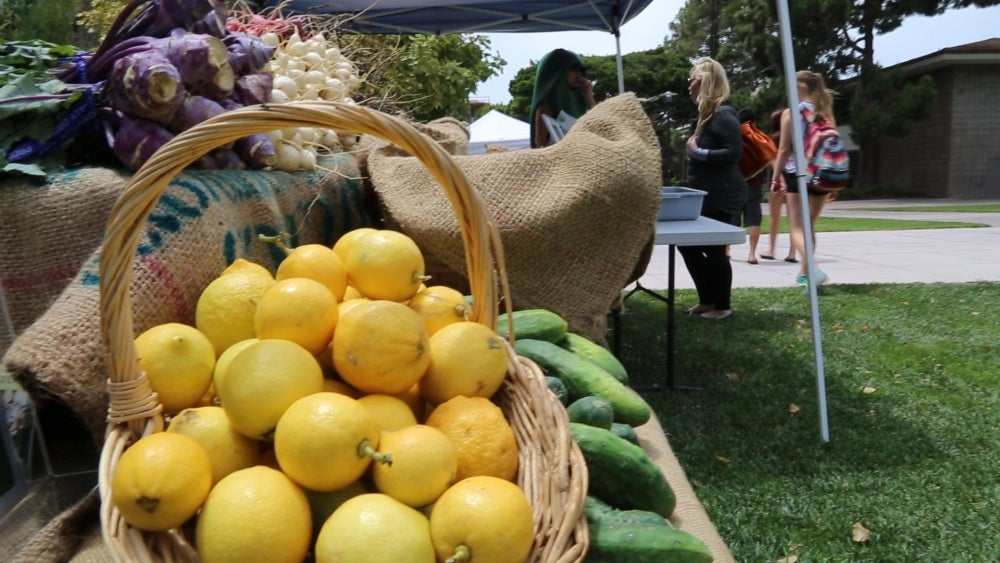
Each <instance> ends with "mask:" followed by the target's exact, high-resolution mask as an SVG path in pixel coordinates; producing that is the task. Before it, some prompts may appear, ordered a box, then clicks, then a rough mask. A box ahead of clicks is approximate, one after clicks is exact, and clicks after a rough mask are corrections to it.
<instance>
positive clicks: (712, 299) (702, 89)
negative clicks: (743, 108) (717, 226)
mask: <svg viewBox="0 0 1000 563" xmlns="http://www.w3.org/2000/svg"><path fill="white" fill-rule="evenodd" d="M688 94H690V96H691V100H692V101H693V102H694V103H696V104H698V122H697V123H696V125H695V128H694V134H693V135H691V137H690V138H688V141H687V156H688V178H687V182H688V183H687V185H688V186H689V187H692V188H696V189H699V190H704V191H705V192H707V195H706V196H705V198H704V200H703V202H702V208H701V214H702V216H704V217H708V218H710V219H715V220H716V221H721V222H723V223H728V224H730V225H734V226H736V227H739V226H740V224H741V223H740V221H741V212H742V210H743V206H744V204H745V203H746V200H747V184H746V181H745V180H744V179H743V174H742V173H740V167H739V162H740V153H741V152H742V150H743V137H742V135H741V134H740V119H739V114H738V113H737V111H736V108H734V107H733V105H732V104H731V103H729V80H728V79H727V78H726V71H725V70H724V69H723V68H722V65H720V64H719V63H718V62H717V61H715V60H713V59H709V58H704V59H700V60H698V61H697V62H696V63H695V65H694V67H693V68H692V69H691V72H690V74H689V75H688ZM678 250H679V251H680V253H681V256H682V257H683V258H684V264H685V265H686V266H687V269H688V272H689V273H690V274H691V280H692V281H693V282H694V285H695V288H696V289H697V291H698V304H697V305H695V306H693V307H691V308H689V309H687V311H686V312H687V313H688V314H689V315H700V316H701V317H703V318H706V319H725V318H727V317H729V316H730V315H732V314H733V311H732V308H731V305H730V296H731V294H732V288H733V269H732V265H731V264H730V262H729V257H728V256H726V247H725V245H722V246H681V247H679V248H678Z"/></svg>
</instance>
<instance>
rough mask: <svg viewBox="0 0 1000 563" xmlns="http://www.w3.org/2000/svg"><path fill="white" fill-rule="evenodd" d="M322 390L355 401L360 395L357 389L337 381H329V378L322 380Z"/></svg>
mask: <svg viewBox="0 0 1000 563" xmlns="http://www.w3.org/2000/svg"><path fill="white" fill-rule="evenodd" d="M323 390H324V391H329V392H330V393H340V394H341V395H347V396H348V397H350V398H352V399H357V398H358V397H359V396H361V393H358V390H357V389H355V388H353V387H351V386H350V385H348V384H346V383H344V382H343V381H340V380H337V379H330V378H326V379H324V380H323Z"/></svg>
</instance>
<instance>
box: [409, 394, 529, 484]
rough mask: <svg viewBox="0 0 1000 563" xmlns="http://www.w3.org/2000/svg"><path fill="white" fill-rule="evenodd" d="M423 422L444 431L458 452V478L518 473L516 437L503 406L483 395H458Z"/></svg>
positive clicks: (513, 474) (507, 477) (511, 477)
mask: <svg viewBox="0 0 1000 563" xmlns="http://www.w3.org/2000/svg"><path fill="white" fill-rule="evenodd" d="M424 424H426V425H428V426H433V427H434V428H437V429H438V430H440V431H442V432H444V434H445V436H448V439H449V440H451V442H452V443H453V444H455V449H456V451H457V453H458V475H457V477H456V479H457V480H462V479H465V478H466V477H472V476H476V475H490V476H493V477H499V478H501V479H507V480H513V479H514V477H516V476H517V468H518V459H517V451H518V450H517V440H516V438H515V437H514V430H513V429H512V428H511V426H510V424H509V423H508V422H507V418H506V417H505V416H504V414H503V411H502V410H500V407H498V406H496V405H495V404H493V402H492V401H490V400H489V399H486V398H484V397H464V396H462V395H459V396H457V397H454V398H452V399H450V400H448V401H447V402H444V403H442V404H440V405H438V406H437V407H436V408H435V409H434V410H432V411H431V413H430V414H429V415H428V416H427V420H426V421H424Z"/></svg>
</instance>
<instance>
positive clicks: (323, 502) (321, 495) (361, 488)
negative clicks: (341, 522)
mask: <svg viewBox="0 0 1000 563" xmlns="http://www.w3.org/2000/svg"><path fill="white" fill-rule="evenodd" d="M303 490H304V491H305V493H306V498H307V499H309V510H310V511H311V512H312V522H313V539H314V540H315V539H316V536H317V535H319V531H320V529H321V528H323V524H324V523H325V522H326V519H327V518H329V517H330V515H331V514H333V511H334V510H337V508H338V507H340V505H342V504H344V502H345V501H347V500H348V499H351V498H354V497H356V496H358V495H363V494H365V493H369V492H371V491H369V490H368V487H366V486H365V484H364V483H363V482H362V481H360V480H358V481H355V482H353V483H351V484H350V485H348V486H346V487H344V488H343V489H337V490H336V491H330V492H320V491H314V490H312V489H303Z"/></svg>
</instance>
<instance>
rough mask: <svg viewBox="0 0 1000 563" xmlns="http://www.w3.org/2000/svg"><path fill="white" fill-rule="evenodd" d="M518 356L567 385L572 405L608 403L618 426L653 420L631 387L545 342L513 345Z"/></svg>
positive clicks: (639, 396)
mask: <svg viewBox="0 0 1000 563" xmlns="http://www.w3.org/2000/svg"><path fill="white" fill-rule="evenodd" d="M514 349H515V350H516V351H517V353H518V354H520V355H522V356H524V357H526V358H528V359H530V360H532V361H534V362H535V363H536V364H538V366H539V367H540V368H542V371H544V372H545V375H554V376H555V377H558V378H559V379H561V380H562V381H563V383H565V384H566V390H567V391H569V399H570V401H575V400H577V399H579V398H581V397H586V396H587V395H599V396H601V397H604V398H605V399H607V401H608V402H609V403H611V406H612V407H613V408H614V411H615V422H624V423H625V424H630V425H632V426H639V425H641V424H645V423H646V421H648V420H649V418H650V416H652V410H651V409H650V408H649V404H647V403H646V401H645V399H643V398H642V396H641V395H639V394H638V393H636V392H635V390H633V389H632V388H631V387H629V386H627V385H625V384H623V383H622V382H621V381H618V380H617V379H615V378H614V376H612V375H611V374H609V373H608V372H606V371H604V370H603V369H601V368H600V367H598V366H597V364H595V363H593V362H591V361H589V360H585V359H583V358H581V357H580V356H577V355H576V354H574V353H573V352H570V351H569V350H567V349H565V348H563V347H561V346H559V345H558V344H553V343H551V342H547V341H544V340H534V339H529V338H525V339H520V340H517V341H516V342H515V343H514Z"/></svg>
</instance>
